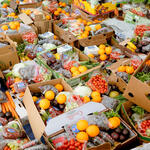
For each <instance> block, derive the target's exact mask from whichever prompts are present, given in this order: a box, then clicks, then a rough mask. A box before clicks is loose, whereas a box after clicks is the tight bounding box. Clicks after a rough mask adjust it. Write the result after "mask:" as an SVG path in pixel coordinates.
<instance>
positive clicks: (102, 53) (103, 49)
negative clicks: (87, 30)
mask: <svg viewBox="0 0 150 150" xmlns="http://www.w3.org/2000/svg"><path fill="white" fill-rule="evenodd" d="M111 52H112V47H111V46H105V45H104V44H101V45H100V46H99V50H98V54H99V59H100V60H101V61H105V60H107V59H108V56H109V55H110V54H111ZM88 56H89V57H90V58H94V57H95V56H94V55H93V54H88Z"/></svg>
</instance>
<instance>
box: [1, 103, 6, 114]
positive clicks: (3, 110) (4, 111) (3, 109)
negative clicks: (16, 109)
mask: <svg viewBox="0 0 150 150" xmlns="http://www.w3.org/2000/svg"><path fill="white" fill-rule="evenodd" d="M1 107H2V112H3V113H4V114H5V113H6V109H5V106H4V104H1Z"/></svg>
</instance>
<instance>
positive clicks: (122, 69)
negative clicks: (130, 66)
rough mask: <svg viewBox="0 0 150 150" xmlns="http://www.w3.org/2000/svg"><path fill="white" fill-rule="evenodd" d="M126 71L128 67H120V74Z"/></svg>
mask: <svg viewBox="0 0 150 150" xmlns="http://www.w3.org/2000/svg"><path fill="white" fill-rule="evenodd" d="M125 71H126V66H120V67H119V68H118V72H125Z"/></svg>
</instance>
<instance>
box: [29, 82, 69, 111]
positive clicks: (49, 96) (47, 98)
mask: <svg viewBox="0 0 150 150" xmlns="http://www.w3.org/2000/svg"><path fill="white" fill-rule="evenodd" d="M55 88H56V89H57V90H58V91H59V92H62V91H63V90H64V87H63V85H62V84H59V83H58V84H56V85H55ZM32 99H33V101H34V102H36V101H38V100H39V99H40V98H38V97H36V96H33V97H32ZM54 99H56V101H57V103H58V104H64V103H65V102H66V100H67V97H66V95H64V94H59V95H56V94H55V93H54V92H53V91H52V90H49V91H47V92H45V94H44V98H42V99H41V100H40V102H39V106H40V108H41V109H44V110H46V109H49V107H50V102H51V101H53V100H54Z"/></svg>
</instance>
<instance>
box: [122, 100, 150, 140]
mask: <svg viewBox="0 0 150 150" xmlns="http://www.w3.org/2000/svg"><path fill="white" fill-rule="evenodd" d="M133 105H134V104H133V103H132V102H130V101H127V102H125V103H123V104H122V107H121V115H122V117H123V119H124V120H125V121H126V122H127V123H128V124H129V125H131V127H132V128H133V129H134V130H135V131H136V133H137V134H138V137H139V139H140V141H142V142H150V138H149V137H145V136H143V135H141V134H140V133H139V132H138V130H137V129H136V127H135V126H134V124H133V122H132V120H131V119H130V118H131V116H129V114H131V113H130V112H131V106H133Z"/></svg>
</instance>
